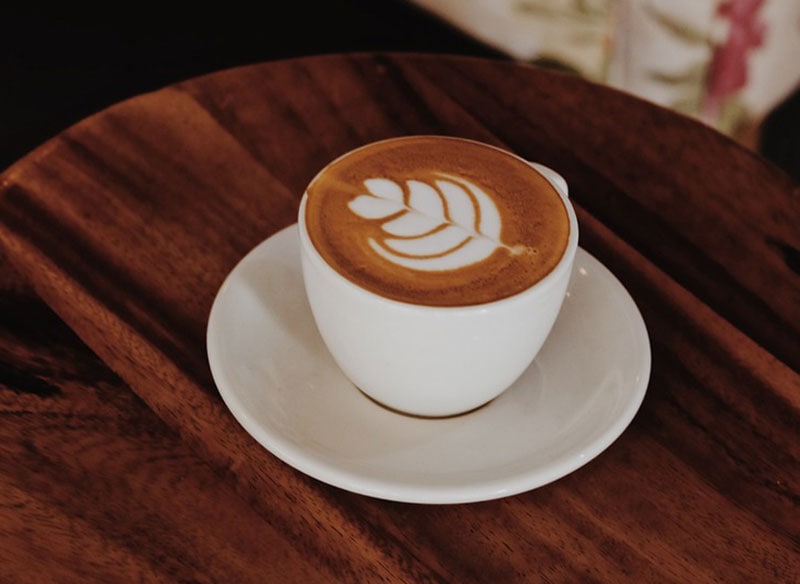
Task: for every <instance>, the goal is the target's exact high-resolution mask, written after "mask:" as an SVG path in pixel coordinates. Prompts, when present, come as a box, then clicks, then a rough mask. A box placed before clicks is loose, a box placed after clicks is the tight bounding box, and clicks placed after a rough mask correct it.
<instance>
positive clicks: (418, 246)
mask: <svg viewBox="0 0 800 584" xmlns="http://www.w3.org/2000/svg"><path fill="white" fill-rule="evenodd" d="M364 186H365V187H366V190H367V192H366V193H364V194H361V195H358V196H357V197H355V198H354V199H353V200H351V201H350V202H349V208H350V210H351V211H352V212H353V213H355V214H356V215H357V216H359V217H361V218H363V219H366V220H369V221H380V222H381V230H382V232H383V234H384V237H382V238H381V239H380V240H376V239H373V238H371V239H370V240H369V244H370V246H371V247H372V249H373V250H375V252H376V253H378V254H379V255H381V256H382V257H384V258H385V259H387V260H389V261H391V262H393V263H395V264H399V265H402V266H405V267H407V268H410V269H416V270H423V271H439V270H452V269H458V268H462V267H465V266H467V265H471V264H474V263H476V262H479V261H482V260H484V259H486V258H487V257H489V256H490V255H491V254H492V253H494V251H495V250H497V249H498V248H507V249H510V248H508V247H507V246H506V245H504V244H503V243H502V241H501V240H500V232H501V227H502V225H501V220H500V215H499V213H498V211H497V207H496V205H495V203H494V201H493V200H492V199H491V197H489V195H487V194H486V193H485V192H484V191H483V190H482V189H480V188H479V187H477V186H476V185H474V184H473V183H471V182H469V181H466V180H464V179H461V178H459V177H455V176H451V175H446V174H441V175H440V176H439V178H438V179H437V180H435V181H433V184H431V183H428V182H425V181H422V180H415V179H412V180H407V181H406V182H405V188H404V186H403V185H401V184H400V183H397V182H395V181H392V180H390V179H386V178H371V179H368V180H366V181H364Z"/></svg>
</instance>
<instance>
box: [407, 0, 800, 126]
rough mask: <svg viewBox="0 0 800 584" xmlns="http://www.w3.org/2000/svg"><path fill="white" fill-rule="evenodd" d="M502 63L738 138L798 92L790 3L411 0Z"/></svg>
mask: <svg viewBox="0 0 800 584" xmlns="http://www.w3.org/2000/svg"><path fill="white" fill-rule="evenodd" d="M413 2H415V3H416V4H418V5H420V6H422V7H423V8H425V9H427V10H429V11H430V12H433V13H434V14H437V15H438V16H440V17H442V18H443V19H445V20H447V21H449V22H451V23H452V24H454V25H456V26H458V27H460V28H461V29H463V30H464V31H466V32H467V33H469V34H471V35H472V36H474V37H476V38H478V39H479V40H481V41H483V42H485V43H487V44H489V45H491V46H493V47H495V48H497V49H499V50H501V51H503V52H504V53H506V54H508V55H509V56H511V57H513V58H515V59H519V60H524V61H529V62H534V63H540V64H544V65H550V66H556V67H560V68H565V69H568V70H572V71H574V72H576V73H577V74H579V75H582V76H585V77H587V78H589V79H592V80H595V81H599V82H604V83H608V84H609V85H612V86H615V87H618V88H620V89H623V90H626V91H630V92H631V93H634V94H636V95H638V96H640V97H643V98H646V99H649V100H651V101H654V102H656V103H658V104H661V105H664V106H667V107H670V108H672V109H675V110H677V111H679V112H681V113H684V114H687V115H690V116H693V117H696V118H697V119H700V120H702V121H704V122H706V123H708V124H710V125H712V126H714V127H716V128H717V129H718V130H720V131H722V132H725V133H727V134H730V135H732V136H734V137H737V138H742V139H746V136H747V134H748V132H750V131H752V128H753V127H754V126H756V125H757V124H758V123H759V122H760V121H761V120H762V119H763V118H764V117H765V116H766V115H767V114H768V113H769V111H770V110H771V108H773V107H774V106H775V105H777V104H778V103H779V102H780V101H781V100H782V99H783V98H785V97H786V96H787V95H788V94H789V93H790V92H792V91H793V90H794V89H795V88H796V87H797V86H798V84H800V1H798V0H413Z"/></svg>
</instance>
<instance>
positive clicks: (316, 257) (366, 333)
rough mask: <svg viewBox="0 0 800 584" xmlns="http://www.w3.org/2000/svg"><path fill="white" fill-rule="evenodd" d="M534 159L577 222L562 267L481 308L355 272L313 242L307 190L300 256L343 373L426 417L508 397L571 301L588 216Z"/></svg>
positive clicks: (389, 402)
mask: <svg viewBox="0 0 800 584" xmlns="http://www.w3.org/2000/svg"><path fill="white" fill-rule="evenodd" d="M529 164H531V165H532V166H533V167H534V168H535V169H536V170H537V171H538V172H539V173H540V174H542V175H543V176H544V177H545V178H547V179H548V181H550V183H551V184H552V185H553V186H554V187H555V189H556V191H557V192H558V194H559V195H560V196H561V198H562V200H563V201H564V205H565V207H566V209H567V214H568V217H569V225H570V234H569V240H568V243H567V248H566V251H565V252H564V255H563V256H562V258H561V260H560V261H559V263H558V264H557V265H556V267H555V268H554V269H553V271H552V272H550V273H549V274H548V275H547V276H546V277H545V278H543V279H542V280H540V281H539V282H537V283H536V284H534V285H533V286H531V287H530V288H527V289H526V290H523V291H522V292H520V293H518V294H516V295H514V296H510V297H507V298H503V299H501V300H496V301H493V302H489V303H485V304H478V305H472V306H458V307H449V306H444V307H442V306H425V305H420V304H411V303H405V302H400V301H397V300H392V299H389V298H386V297H383V296H380V295H378V294H375V293H373V292H371V291H368V290H365V289H364V288H361V287H359V286H358V285H357V284H355V283H353V282H351V281H350V280H348V279H346V278H345V277H344V276H342V275H340V274H339V273H338V272H337V271H336V270H334V269H333V268H332V267H331V266H330V265H329V264H328V263H326V261H325V260H324V259H323V258H322V256H321V255H320V254H319V252H318V251H317V250H316V248H315V247H314V245H313V244H312V242H311V238H310V237H309V234H308V231H307V227H306V222H305V209H306V201H307V198H308V193H305V194H304V196H303V199H302V201H301V203H300V210H299V214H298V226H299V232H300V255H301V262H302V271H303V278H304V281H305V289H306V294H307V296H308V301H309V304H310V306H311V311H312V313H313V316H314V320H315V321H316V324H317V328H318V329H319V332H320V335H321V336H322V339H323V341H324V342H325V345H326V346H327V347H328V350H329V351H330V353H331V355H332V356H333V358H334V360H335V361H336V363H337V364H338V366H339V367H340V368H341V370H342V372H343V373H344V374H345V375H346V376H347V377H348V378H349V379H350V381H352V382H353V384H354V385H355V386H356V387H357V388H359V389H360V390H361V391H362V392H363V393H365V394H366V395H368V396H369V397H371V398H372V399H374V400H375V401H376V402H378V403H380V404H382V405H384V406H387V407H389V408H392V409H394V410H398V411H400V412H404V413H408V414H413V415H418V416H426V417H439V416H452V415H456V414H461V413H465V412H468V411H471V410H473V409H475V408H478V407H480V406H482V405H483V404H486V403H487V402H489V401H491V400H492V399H494V398H495V397H497V396H498V395H500V394H501V393H502V392H503V391H505V390H506V389H507V388H508V387H510V386H511V385H512V384H513V383H514V381H515V380H516V379H517V378H518V377H519V376H520V375H522V373H523V372H524V371H525V370H526V369H527V368H528V367H529V366H530V364H531V362H532V361H533V359H534V358H535V357H536V354H537V353H538V352H539V349H540V348H541V347H542V345H543V344H544V341H545V340H546V338H547V335H548V334H549V332H550V330H551V329H552V327H553V324H554V322H555V320H556V317H557V316H558V313H559V310H560V309H561V304H562V302H563V300H564V295H565V293H566V289H567V284H568V283H569V279H570V276H571V273H572V265H573V262H574V259H575V253H576V251H577V248H578V223H577V219H576V217H575V211H574V209H573V208H572V205H571V203H570V201H569V198H568V193H567V184H566V182H565V181H564V179H563V178H562V177H561V176H560V175H558V173H556V172H555V171H553V170H552V169H549V168H547V167H544V166H542V165H539V164H534V163H529ZM321 172H324V169H323V171H321Z"/></svg>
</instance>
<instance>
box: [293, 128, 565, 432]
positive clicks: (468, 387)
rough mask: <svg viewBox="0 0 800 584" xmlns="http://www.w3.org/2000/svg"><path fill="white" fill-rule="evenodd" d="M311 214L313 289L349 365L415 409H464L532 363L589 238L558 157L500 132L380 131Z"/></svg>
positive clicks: (317, 311) (315, 196) (307, 242)
mask: <svg viewBox="0 0 800 584" xmlns="http://www.w3.org/2000/svg"><path fill="white" fill-rule="evenodd" d="M298 227H299V234H300V245H301V262H302V272H303V279H304V283H305V290H306V295H307V297H308V302H309V305H310V307H311V311H312V314H313V317H314V320H315V322H316V325H317V328H318V329H319V332H320V335H321V337H322V339H323V341H324V343H325V345H326V346H327V348H328V350H329V352H330V354H331V355H332V356H333V359H334V360H335V362H336V363H337V364H338V366H339V368H340V369H341V370H342V372H343V373H344V375H345V376H346V377H347V378H349V380H350V381H351V382H352V383H353V384H354V385H355V386H356V387H357V388H358V389H359V390H361V391H362V392H363V393H364V394H366V395H367V396H368V397H370V398H372V399H373V400H374V401H375V402H377V403H379V404H381V405H383V406H385V407H388V408H390V409H393V410H396V411H398V412H403V413H406V414H412V415H417V416H425V417H439V416H452V415H456V414H462V413H465V412H469V411H471V410H474V409H476V408H478V407H480V406H482V405H484V404H486V403H487V402H489V401H491V400H493V399H494V398H496V397H497V396H498V395H500V394H501V393H502V392H503V391H505V390H506V389H507V388H508V387H510V386H511V385H512V384H513V383H514V381H515V380H516V379H517V378H518V377H519V376H520V375H521V374H522V373H523V372H524V371H525V370H526V369H527V368H528V367H529V366H530V364H531V362H532V361H533V360H534V358H535V357H536V354H537V353H538V352H539V350H540V348H541V346H542V345H543V343H544V341H545V340H546V338H547V336H548V334H549V332H550V330H551V329H552V326H553V324H554V322H555V320H556V317H557V316H558V313H559V310H560V308H561V305H562V302H563V299H564V297H565V293H566V289H567V284H568V282H569V279H570V275H571V273H572V265H573V261H574V258H575V253H576V250H577V246H578V224H577V220H576V217H575V213H574V210H573V208H572V205H571V203H570V201H569V198H568V194H567V185H566V182H565V181H564V179H563V178H561V177H560V176H559V175H558V174H557V173H556V172H555V171H553V170H552V169H549V168H547V167H544V166H542V165H538V164H532V163H530V162H528V161H526V160H524V159H522V158H520V157H519V156H517V155H515V154H513V153H511V152H508V151H506V150H503V149H500V148H497V147H495V146H492V145H489V144H483V143H480V142H476V141H473V140H467V139H463V138H455V137H448V136H406V137H400V138H392V139H388V140H382V141H379V142H373V143H370V144H366V145H364V146H362V147H360V148H356V149H355V150H352V151H350V152H348V153H346V154H344V155H342V156H340V157H339V158H337V159H335V160H333V161H332V162H330V163H329V164H328V165H326V166H325V167H324V168H323V169H322V170H321V171H320V172H319V173H318V174H317V175H316V177H315V178H314V179H313V180H312V181H311V182H310V183H309V186H308V187H307V189H306V191H305V193H304V195H303V197H302V201H301V204H300V209H299V214H298Z"/></svg>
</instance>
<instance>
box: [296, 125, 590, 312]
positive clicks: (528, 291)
mask: <svg viewBox="0 0 800 584" xmlns="http://www.w3.org/2000/svg"><path fill="white" fill-rule="evenodd" d="M419 137H434V138H446V139H452V140H461V141H465V142H473V143H475V144H479V145H481V146H485V147H488V148H494V149H495V150H499V151H501V152H503V153H505V154H508V155H510V156H513V157H515V158H517V159H518V160H520V161H522V162H524V163H526V164H528V165H529V166H530V168H531V170H532V171H534V172H536V173H538V174H539V175H540V176H542V177H543V178H544V179H545V180H546V181H547V182H548V183H549V184H550V185H551V186H552V187H553V189H554V190H555V192H556V193H557V194H558V196H559V197H561V202H562V204H563V205H564V208H565V210H566V212H567V219H568V221H569V228H570V229H569V237H568V239H567V246H566V248H565V249H564V253H563V254H562V256H561V258H560V259H559V261H558V263H557V264H556V266H555V267H554V268H553V269H552V270H551V271H550V272H549V273H548V274H547V275H546V276H544V277H543V278H542V279H540V280H538V281H536V282H534V283H533V284H532V285H530V286H528V287H527V288H525V289H523V290H520V291H519V292H517V293H515V294H512V295H511V296H504V297H503V298H498V299H496V300H490V301H488V302H481V303H477V304H456V305H431V304H417V303H414V302H406V301H403V300H397V299H394V298H389V297H387V296H382V295H381V294H378V293H377V292H373V291H371V290H367V289H366V288H363V287H362V286H359V285H358V284H357V283H355V282H353V281H352V280H350V279H349V278H347V277H346V276H344V275H343V274H341V273H340V272H339V271H338V270H336V268H334V267H333V266H332V265H330V264H329V263H328V262H327V261H325V258H323V257H322V254H320V253H319V250H317V248H316V246H315V245H314V242H313V241H311V236H310V235H309V233H308V229H307V226H306V220H305V219H306V217H305V215H306V213H305V209H306V202H307V200H308V188H307V187H306V190H305V191H304V192H303V196H302V198H301V200H300V207H299V209H298V214H297V219H298V221H297V223H298V231H299V234H300V246H301V250H302V251H303V252H305V253H307V254H308V256H309V258H310V259H311V260H312V261H313V262H314V263H315V264H316V265H317V266H318V267H321V268H322V269H324V270H325V271H326V272H327V273H330V274H332V275H333V276H334V277H335V279H336V280H337V281H339V282H342V283H343V284H344V285H345V286H347V287H348V288H351V289H352V290H353V291H354V292H356V293H359V294H362V295H363V296H364V297H366V298H371V299H373V300H375V301H377V302H380V303H385V304H387V305H389V306H395V307H397V308H401V307H402V308H407V309H413V310H429V311H437V312H441V311H447V312H453V311H464V312H472V311H480V310H485V309H488V308H491V307H493V306H497V305H500V304H515V303H516V302H519V301H522V300H523V299H524V298H527V297H528V296H530V295H532V294H534V293H537V294H538V293H541V292H542V290H544V289H547V288H550V287H551V286H553V285H555V282H556V281H558V280H560V278H561V276H562V275H563V272H564V271H566V270H570V271H571V268H572V264H573V260H574V258H575V255H576V253H577V250H578V237H579V232H578V219H577V216H576V215H575V209H574V208H573V206H572V202H571V200H570V198H569V196H568V194H567V193H565V192H563V191H562V190H561V188H560V187H559V186H558V185H557V184H555V183H554V182H553V181H552V180H551V179H550V178H548V177H547V176H546V175H544V174H542V173H541V172H539V170H538V169H536V168H535V167H534V166H533V164H532V162H533V161H530V160H526V159H525V158H522V157H521V156H519V155H517V154H515V153H513V152H510V151H508V150H505V149H503V148H500V147H498V146H494V145H492V144H486V143H484V142H480V141H478V140H472V139H470V138H460V137H458V136H439V135H435V134H419V135H417V134H415V135H408V136H398V137H395V138H386V139H383V140H377V141H373V142H368V143H366V144H363V145H361V146H358V147H356V148H353V149H351V150H348V151H347V152H345V153H344V154H341V155H340V156H337V157H336V158H334V159H333V160H331V161H330V162H328V163H327V164H325V165H324V166H323V167H322V168H321V169H320V170H319V171H318V172H317V173H316V174H315V175H314V177H313V178H312V179H311V180H310V181H309V183H308V185H309V186H310V185H311V184H312V183H313V182H314V181H315V180H316V179H317V178H318V177H319V176H320V175H321V174H322V173H323V172H325V170H326V169H327V168H328V167H329V166H331V165H333V164H335V163H336V162H337V161H339V160H340V159H342V158H344V157H345V156H348V155H350V154H352V153H354V152H357V151H359V150H361V149H363V148H367V147H370V146H373V145H375V144H380V143H383V142H390V141H398V140H406V139H414V138H419ZM537 164H541V163H537ZM542 166H544V167H545V168H548V169H550V170H553V171H554V172H556V171H555V170H554V169H552V168H550V167H548V166H546V165H542ZM557 174H558V173H557Z"/></svg>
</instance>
